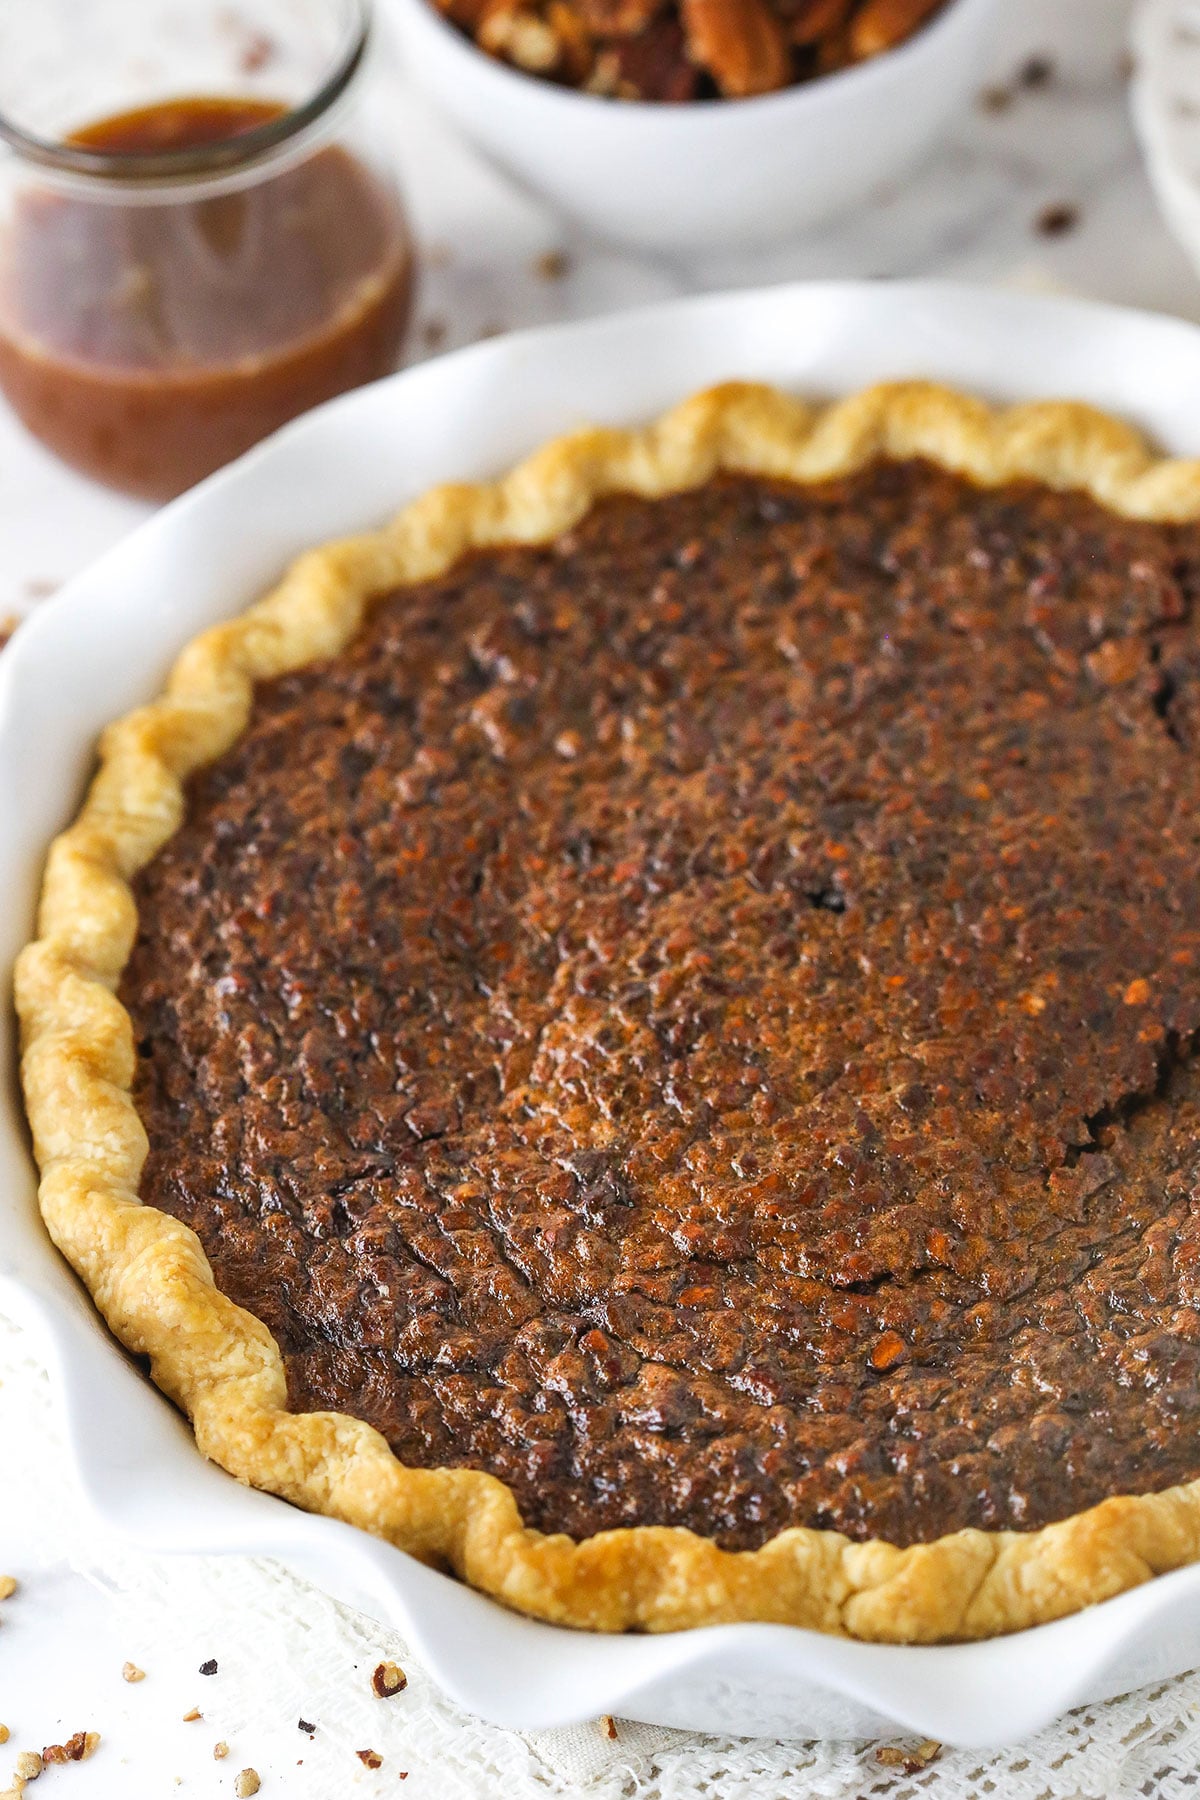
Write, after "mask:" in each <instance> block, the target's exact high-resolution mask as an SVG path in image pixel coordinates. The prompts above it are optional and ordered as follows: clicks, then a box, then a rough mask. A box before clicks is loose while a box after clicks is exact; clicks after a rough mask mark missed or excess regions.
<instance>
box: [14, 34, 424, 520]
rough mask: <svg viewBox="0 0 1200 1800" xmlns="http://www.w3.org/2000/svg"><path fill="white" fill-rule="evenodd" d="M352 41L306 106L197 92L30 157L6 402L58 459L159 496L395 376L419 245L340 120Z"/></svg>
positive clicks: (125, 114)
mask: <svg viewBox="0 0 1200 1800" xmlns="http://www.w3.org/2000/svg"><path fill="white" fill-rule="evenodd" d="M111 3H113V0H110V4H111ZM354 11H355V12H356V13H359V12H360V9H359V8H358V7H357V6H356V7H355V8H354ZM365 29H366V24H365V19H364V20H363V33H364V40H363V41H365ZM260 43H261V40H260ZM352 48H353V52H354V60H353V66H352V67H350V68H349V69H347V67H346V65H345V63H344V62H343V65H342V66H341V67H340V69H339V70H338V72H337V76H336V78H335V85H336V88H337V92H336V93H335V94H322V93H320V92H318V93H317V94H316V96H315V97H314V98H313V99H312V100H310V101H309V102H308V103H307V104H302V105H300V106H297V105H296V104H295V103H294V102H289V101H287V100H283V99H279V98H269V97H266V96H259V95H258V94H250V93H244V94H238V93H231V94H225V93H215V94H195V95H192V94H184V95H182V96H173V97H168V98H165V99H159V100H154V101H151V102H150V103H148V104H145V105H141V106H138V107H135V108H131V109H128V110H125V111H122V112H117V113H113V114H108V115H106V116H104V117H101V118H100V119H98V120H95V121H93V122H91V123H87V124H84V125H82V126H79V125H76V126H74V127H73V128H72V129H71V130H70V131H67V132H64V133H63V134H62V137H61V139H60V141H59V142H58V143H57V144H56V145H53V146H49V145H46V144H44V143H38V144H37V145H36V148H37V150H38V151H40V154H33V155H31V154H30V152H29V148H28V145H23V144H21V143H19V142H18V143H17V144H16V146H15V148H16V152H17V160H18V162H21V161H22V160H24V161H25V163H27V164H32V165H34V167H33V170H32V173H30V174H29V175H28V176H27V178H26V179H25V180H23V181H22V183H21V184H20V186H19V189H18V191H17V192H16V193H15V194H13V195H12V196H11V198H10V200H9V204H8V207H7V217H6V219H5V220H4V223H3V227H2V231H0V389H3V392H4V393H5V395H6V396H7V398H8V400H9V402H10V404H11V405H12V406H13V407H14V409H15V410H16V412H17V413H18V414H19V416H20V417H21V418H22V419H23V420H24V422H25V424H26V425H27V426H28V427H29V429H30V430H31V431H33V432H34V433H35V434H36V435H37V436H38V437H39V438H41V439H42V441H43V442H44V443H46V444H47V445H48V446H49V447H50V448H51V449H52V450H54V451H55V452H56V453H57V454H58V455H59V456H61V457H62V458H63V459H64V460H65V461H67V462H69V463H71V464H73V465H74V466H75V467H76V468H78V469H81V470H83V471H84V472H85V473H86V474H88V475H91V476H94V477H95V478H97V479H98V480H101V481H104V482H107V483H109V484H110V485H112V486H115V487H120V488H123V489H125V490H126V491H128V492H131V493H135V494H139V495H143V496H146V497H148V498H151V499H166V498H168V497H170V496H171V495H173V494H177V493H179V492H181V491H182V490H183V489H184V488H187V487H190V486H191V485H192V484H193V483H194V482H196V481H198V480H199V479H201V477H202V476H204V475H207V474H209V473H210V472H211V471H212V470H213V469H216V468H219V467H220V466H221V465H222V464H223V463H225V462H228V461H229V460H230V459H231V458H232V457H234V456H237V455H239V454H241V452H242V451H244V450H246V449H248V448H249V447H250V446H251V445H252V444H254V443H256V442H257V441H258V440H259V439H260V438H262V437H264V436H266V435H267V433H269V432H271V431H274V430H275V429H276V428H277V427H278V426H280V425H282V424H284V423H286V421H287V420H289V419H292V418H294V417H296V416H297V414H299V413H302V412H305V411H307V410H308V409H309V408H310V407H312V406H315V405H317V404H318V403H319V402H321V401H323V400H327V399H329V398H331V397H332V396H333V395H335V394H339V393H342V392H344V391H345V390H346V389H348V388H351V387H355V386H358V385H360V384H361V383H363V382H366V381H371V380H374V379H375V378H377V377H378V376H381V375H384V374H386V373H388V372H389V370H391V369H392V368H394V367H395V364H396V360H397V356H398V353H399V350H400V345H401V341H402V338H403V334H404V328H405V325H406V322H407V319H408V314H409V307H410V300H411V289H412V252H411V245H410V240H409V236H408V231H407V227H406V224H405V220H404V215H403V211H402V207H401V203H400V200H399V196H398V194H397V192H396V190H395V187H394V185H393V184H392V182H391V181H390V179H389V178H388V177H387V175H386V173H384V172H381V171H380V170H379V169H378V168H376V167H374V166H372V165H371V163H369V162H368V161H367V160H366V159H365V158H364V157H363V156H362V155H361V154H359V153H357V152H356V150H355V149H353V148H351V147H349V146H348V145H347V144H346V143H345V142H344V141H343V139H342V135H341V134H340V133H339V132H338V131H337V129H336V124H337V119H336V118H335V117H333V116H331V115H333V114H335V112H336V103H337V102H338V101H341V102H343V104H344V99H345V94H346V91H347V89H348V87H349V85H350V79H351V76H352V75H353V74H354V73H356V71H357V67H358V62H359V61H360V59H361V53H362V48H363V42H362V41H359V40H355V41H354V44H353V46H352ZM260 57H261V50H260ZM263 73H264V75H265V74H266V70H265V69H264V71H263ZM5 135H7V136H9V138H10V143H11V142H12V138H11V135H10V134H9V133H7V132H6V133H5ZM23 151H24V153H25V154H24V159H22V152H23Z"/></svg>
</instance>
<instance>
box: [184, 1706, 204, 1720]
mask: <svg viewBox="0 0 1200 1800" xmlns="http://www.w3.org/2000/svg"><path fill="white" fill-rule="evenodd" d="M203 1717H204V1714H203V1713H202V1712H201V1711H200V1708H199V1707H198V1706H191V1707H189V1708H188V1710H187V1712H185V1713H184V1715H183V1722H184V1724H185V1725H193V1724H194V1723H195V1722H196V1720H197V1719H202V1718H203Z"/></svg>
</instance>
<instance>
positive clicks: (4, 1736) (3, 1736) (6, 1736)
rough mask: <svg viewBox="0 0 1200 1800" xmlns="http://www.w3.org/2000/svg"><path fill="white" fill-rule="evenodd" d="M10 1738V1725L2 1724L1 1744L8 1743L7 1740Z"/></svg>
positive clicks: (0, 1731)
mask: <svg viewBox="0 0 1200 1800" xmlns="http://www.w3.org/2000/svg"><path fill="white" fill-rule="evenodd" d="M8 1739H9V1729H8V1726H7V1725H0V1744H7V1742H8Z"/></svg>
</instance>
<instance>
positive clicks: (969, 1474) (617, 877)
mask: <svg viewBox="0 0 1200 1800" xmlns="http://www.w3.org/2000/svg"><path fill="white" fill-rule="evenodd" d="M1198 593H1200V528H1197V527H1194V526H1190V527H1168V526H1162V525H1154V524H1139V523H1130V522H1127V521H1123V520H1118V519H1116V518H1115V517H1113V516H1111V515H1109V514H1108V513H1106V512H1105V511H1104V510H1102V509H1101V508H1100V507H1098V506H1097V505H1096V504H1094V503H1093V502H1091V501H1090V500H1087V499H1084V498H1082V497H1080V496H1078V495H1063V494H1055V493H1052V492H1049V491H1048V490H1044V489H1041V488H1037V487H1033V486H1028V485H1021V486H1013V487H1009V488H1004V489H997V490H988V491H984V490H980V489H977V488H974V487H972V486H971V485H970V484H969V483H967V482H965V481H963V480H960V479H958V478H956V477H953V476H950V475H947V474H945V473H943V472H941V471H939V470H936V469H933V468H931V467H928V466H926V465H922V464H882V465H877V466H875V467H873V468H871V469H868V470H866V471H864V472H862V473H860V474H857V475H854V476H852V477H849V478H847V479H845V480H841V481H836V482H830V483H825V484H822V485H820V486H818V487H799V486H793V485H789V484H787V483H781V482H769V481H764V480H759V479H749V478H741V477H725V478H722V479H720V480H719V481H716V482H713V483H711V484H710V485H709V486H708V487H706V488H704V489H701V490H699V491H697V492H693V493H689V494H684V495H681V496H677V497H674V498H671V499H667V500H661V501H645V500H639V499H628V498H627V499H615V500H609V501H606V502H603V503H601V504H600V505H598V506H597V507H596V508H595V509H594V510H593V511H592V513H591V514H590V515H589V516H588V518H587V519H586V520H585V521H584V523H583V524H582V525H580V526H579V527H578V529H576V530H575V531H574V532H572V533H571V534H570V535H569V536H567V537H565V538H563V539H561V540H560V541H559V542H557V543H556V544H554V545H552V546H550V547H546V548H538V549H529V548H513V549H506V550H502V551H496V552H487V553H478V554H476V555H473V556H471V557H469V558H467V559H465V560H464V561H462V562H461V563H460V564H459V565H458V566H457V567H456V568H455V569H454V570H452V571H451V572H450V574H448V575H447V576H445V577H443V578H442V579H440V580H437V581H432V582H429V583H426V584H423V585H420V586H417V587H414V588H409V589H406V590H404V591H402V592H400V593H398V594H396V595H394V596H392V597H391V598H389V599H387V600H385V601H383V602H382V603H380V604H379V605H378V607H377V608H376V609H375V610H374V612H373V614H372V616H371V619H370V621H369V623H368V625H367V627H366V628H365V630H364V631H363V632H362V633H361V635H360V636H359V637H358V638H357V639H356V641H355V642H354V644H353V645H352V646H351V647H350V648H349V649H348V650H347V651H345V652H344V653H342V654H341V655H339V656H337V657H336V658H334V659H333V660H331V661H329V662H327V663H325V664H323V665H319V666H313V667H310V668H308V669H305V670H303V671H302V672H300V673H299V674H296V675H294V676H291V677H288V678H285V679H282V680H278V681H275V682H273V683H270V684H269V685H267V686H265V687H264V688H263V689H262V690H261V691H260V693H259V695H258V699H257V702H256V706H255V711H254V716H253V720H252V723H251V726H250V729H249V731H248V732H247V733H246V735H245V736H244V738H243V739H242V740H241V742H240V743H239V744H238V745H237V746H236V747H235V748H234V749H233V750H232V751H231V752H230V753H229V754H227V755H226V756H224V757H223V758H222V759H221V760H220V761H219V762H218V763H216V764H215V765H214V766H213V767H212V768H210V769H209V770H208V771H206V772H205V773H204V774H203V775H201V776H200V777H199V778H197V779H196V780H195V781H194V782H193V783H192V786H191V790H190V805H189V811H188V818H187V822H186V824H185V825H184V827H183V829H182V830H181V831H180V832H179V833H178V835H177V836H176V837H175V838H174V839H173V840H172V841H171V842H170V843H169V844H168V845H167V847H166V848H165V850H164V851H163V852H162V853H161V854H160V855H159V856H158V857H157V859H156V860H155V861H154V862H153V863H152V864H151V865H150V867H149V868H148V869H147V870H146V871H144V873H143V874H142V876H141V877H140V878H139V881H138V884H137V899H138V906H139V912H140V919H141V929H140V935H139V939H138V942H137V946H136V949H135V952H134V954H133V957H132V960H131V962H130V965H129V967H128V969H127V971H126V974H125V977H124V981H123V984H122V989H121V998H122V1000H123V1001H124V1003H125V1005H126V1006H127V1007H128V1009H129V1011H130V1013H131V1014H132V1017H133V1020H134V1028H135V1032H136V1035H137V1040H138V1048H139V1073H138V1078H137V1082H136V1089H135V1095H136V1100H137V1105H138V1108H139V1111H140V1113H141V1116H142V1118H143V1119H144V1121H145V1123H146V1126H147V1129H148V1132H149V1136H150V1143H151V1154H150V1158H149V1161H148V1163H147V1166H146V1171H145V1175H144V1179H143V1184H142V1193H143V1197H144V1199H145V1200H147V1201H148V1202H151V1203H152V1204H154V1205H155V1206H158V1207H161V1208H163V1209H164V1210H166V1211H167V1212H170V1213H172V1214H174V1215H176V1216H177V1217H179V1218H181V1219H184V1220H185V1221H186V1222H187V1223H188V1224H189V1225H191V1226H192V1227H193V1228H194V1229H195V1230H196V1231H197V1232H198V1234H199V1236H200V1238H201V1240H202V1242H203V1244H204V1248H205V1250H206V1251H207V1253H208V1256H209V1258H210V1260H211V1262H212V1265H213V1268H214V1271H215V1274H216V1278H217V1281H218V1283H219V1285H220V1286H221V1287H222V1288H223V1289H224V1290H225V1291H226V1292H227V1293H228V1294H229V1295H230V1296H231V1297H232V1298H233V1299H235V1300H236V1301H238V1302H240V1303H241V1304H242V1305H243V1306H245V1307H247V1308H249V1310H250V1311H252V1312H253V1313H255V1314H257V1315H258V1317H259V1318H260V1319H262V1320H263V1321H264V1322H265V1323H266V1324H267V1326H268V1327H269V1328H270V1330H271V1331H272V1333H273V1334H274V1335H275V1337H276V1339H277V1340H278V1342H279V1345H280V1348H281V1350H282V1353H283V1356H284V1360H285V1364H286V1368H287V1373H288V1381H289V1388H290V1396H291V1404H292V1406H293V1407H294V1408H296V1409H298V1410H312V1409H319V1408H334V1409H336V1410H339V1411H344V1412H349V1413H352V1414H355V1415H357V1416H359V1417H360V1418H363V1419H366V1420H368V1421H369V1422H370V1423H371V1424H373V1425H375V1426H377V1427H378V1429H379V1430H380V1431H381V1432H382V1433H383V1434H384V1436H385V1437H386V1438H387V1440H388V1441H389V1443H390V1444H391V1445H392V1447H393V1449H394V1450H395V1452H396V1454H397V1456H399V1457H400V1458H401V1459H402V1460H403V1461H405V1462H407V1463H412V1464H416V1465H420V1466H424V1467H434V1466H442V1465H467V1466H470V1467H473V1468H479V1469H484V1470H487V1471H489V1472H491V1473H492V1474H495V1475H497V1476H499V1477H500V1478H501V1479H502V1480H504V1481H505V1482H507V1483H508V1484H509V1485H510V1486H511V1487H512V1488H513V1490H514V1491H515V1493H516V1496H517V1499H518V1501H519V1503H520V1506H521V1508H522V1511H523V1513H524V1515H525V1518H526V1520H527V1521H528V1522H529V1523H530V1524H533V1525H536V1526H539V1527H541V1528H543V1529H546V1530H561V1531H566V1532H569V1533H570V1534H572V1535H573V1536H583V1535H586V1534H588V1533H591V1532H595V1531H598V1530H601V1529H604V1528H607V1527H610V1526H620V1525H635V1524H639V1525H645V1524H675V1525H685V1526H689V1527H691V1528H692V1529H693V1530H695V1531H698V1532H700V1533H702V1534H704V1535H705V1536H708V1537H713V1538H716V1539H717V1540H718V1541H719V1542H721V1543H722V1544H724V1545H726V1546H729V1547H734V1548H750V1547H753V1546H756V1545H758V1544H761V1543H763V1542H764V1541H765V1540H766V1539H767V1538H769V1537H770V1536H772V1535H773V1534H774V1533H775V1532H777V1531H778V1530H780V1529H781V1528H783V1527H785V1526H788V1525H792V1524H806V1525H817V1526H832V1527H836V1528H837V1529H839V1530H841V1531H844V1532H846V1533H848V1534H849V1535H850V1536H851V1537H854V1538H866V1537H873V1536H882V1537H885V1538H889V1539H891V1540H892V1541H894V1542H897V1543H901V1544H903V1543H912V1542H915V1541H921V1540H925V1539H931V1538H934V1537H937V1536H939V1535H940V1534H942V1533H944V1532H947V1531H950V1530H954V1529H956V1528H958V1527H960V1526H967V1525H974V1526H981V1527H1003V1526H1010V1527H1015V1528H1018V1529H1022V1528H1031V1527H1035V1526H1038V1525H1042V1524H1045V1523H1048V1522H1050V1521H1052V1520H1054V1519H1057V1518H1061V1517H1065V1516H1066V1515H1068V1514H1071V1513H1074V1512H1077V1511H1080V1510H1081V1509H1083V1508H1085V1507H1087V1506H1089V1505H1091V1504H1093V1503H1094V1502H1096V1501H1099V1500H1101V1499H1102V1498H1104V1497H1106V1496H1107V1495H1110V1494H1113V1493H1120V1492H1133V1493H1140V1492H1147V1491H1152V1490H1156V1489H1161V1488H1165V1487H1167V1486H1169V1485H1171V1484H1172V1483H1174V1482H1176V1481H1181V1480H1185V1479H1192V1478H1195V1477H1197V1476H1200V1431H1198V1426H1200V1062H1194V1061H1193V1060H1192V1057H1191V1051H1192V1043H1193V1035H1194V1034H1195V1033H1196V1032H1197V1030H1198V1029H1200V979H1198V959H1200V634H1198V630H1197V624H1196V621H1195V609H1196V601H1197V595H1198Z"/></svg>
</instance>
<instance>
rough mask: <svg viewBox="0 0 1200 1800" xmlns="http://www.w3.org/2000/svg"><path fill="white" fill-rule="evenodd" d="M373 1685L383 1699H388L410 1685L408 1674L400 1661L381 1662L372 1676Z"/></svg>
mask: <svg viewBox="0 0 1200 1800" xmlns="http://www.w3.org/2000/svg"><path fill="white" fill-rule="evenodd" d="M371 1686H372V1687H373V1688H374V1689H375V1692H376V1693H377V1694H378V1695H379V1698H380V1699H381V1700H388V1699H390V1698H391V1696H392V1695H393V1694H399V1693H400V1692H401V1691H402V1690H403V1689H404V1688H406V1687H407V1686H408V1676H407V1675H406V1674H405V1673H404V1670H403V1669H402V1668H401V1667H400V1666H399V1664H398V1663H394V1662H381V1663H379V1664H377V1665H376V1669H375V1673H374V1674H373V1675H372V1677H371Z"/></svg>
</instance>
